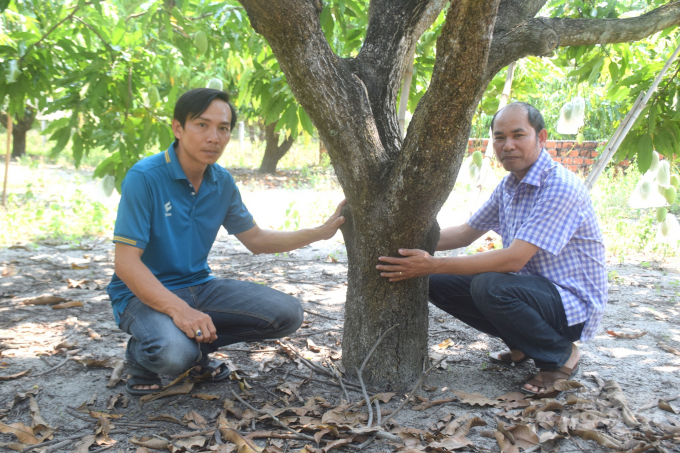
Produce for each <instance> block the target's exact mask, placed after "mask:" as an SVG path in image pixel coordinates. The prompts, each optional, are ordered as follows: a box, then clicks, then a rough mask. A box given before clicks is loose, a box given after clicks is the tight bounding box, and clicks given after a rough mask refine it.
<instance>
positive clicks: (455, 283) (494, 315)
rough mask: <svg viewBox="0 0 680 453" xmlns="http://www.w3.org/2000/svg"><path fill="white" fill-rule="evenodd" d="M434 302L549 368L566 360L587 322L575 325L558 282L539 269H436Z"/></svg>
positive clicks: (431, 298) (432, 292)
mask: <svg viewBox="0 0 680 453" xmlns="http://www.w3.org/2000/svg"><path fill="white" fill-rule="evenodd" d="M430 302H432V303H433V304H434V305H436V306H437V307H439V308H441V309H442V310H444V311H446V312H447V313H450V314H452V315H453V316H455V317H456V318H458V319H460V320H461V321H463V322H464V323H465V324H467V325H469V326H471V327H474V328H475V329H477V330H480V331H482V332H484V333H486V334H489V335H492V336H494V337H498V338H500V339H501V340H503V341H504V342H505V344H506V345H507V346H508V347H509V348H510V349H519V350H520V351H522V352H523V353H524V354H526V355H527V356H529V357H531V358H532V359H534V363H535V364H536V366H537V367H538V368H543V369H558V368H560V367H562V366H563V365H564V364H565V363H566V361H567V360H568V359H569V356H570V355H571V347H572V342H574V341H576V340H578V339H579V338H580V336H581V331H582V330H583V326H584V324H585V323H581V324H577V325H574V326H569V325H568V323H567V317H566V315H565V313H564V306H563V305H562V298H561V297H560V293H559V292H558V291H557V289H556V288H555V285H553V283H552V282H551V281H550V280H548V279H546V278H543V277H538V276H534V275H516V274H500V273H496V272H487V273H484V274H479V275H445V274H434V275H430Z"/></svg>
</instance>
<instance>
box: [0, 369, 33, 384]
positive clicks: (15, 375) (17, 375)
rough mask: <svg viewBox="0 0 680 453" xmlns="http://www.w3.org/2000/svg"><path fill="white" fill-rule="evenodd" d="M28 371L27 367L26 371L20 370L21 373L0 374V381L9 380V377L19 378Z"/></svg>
mask: <svg viewBox="0 0 680 453" xmlns="http://www.w3.org/2000/svg"><path fill="white" fill-rule="evenodd" d="M30 372H31V370H30V369H28V370H26V371H22V372H21V373H17V374H11V375H9V376H0V381H9V380H11V379H17V378H20V377H22V376H26V375H27V374H28V373H30Z"/></svg>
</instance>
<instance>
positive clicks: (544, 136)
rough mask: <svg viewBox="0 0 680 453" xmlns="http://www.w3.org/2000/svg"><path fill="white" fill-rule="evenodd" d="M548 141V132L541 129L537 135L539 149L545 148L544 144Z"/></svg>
mask: <svg viewBox="0 0 680 453" xmlns="http://www.w3.org/2000/svg"><path fill="white" fill-rule="evenodd" d="M547 141H548V131H546V130H545V129H543V130H542V131H541V132H539V133H538V145H539V146H540V147H541V149H543V148H545V143H546V142H547Z"/></svg>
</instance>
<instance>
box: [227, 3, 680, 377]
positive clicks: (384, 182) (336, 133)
mask: <svg viewBox="0 0 680 453" xmlns="http://www.w3.org/2000/svg"><path fill="white" fill-rule="evenodd" d="M240 2H241V4H242V5H243V6H244V8H245V10H246V12H247V13H248V17H249V18H250V21H251V24H252V26H253V28H254V29H255V30H256V31H257V32H258V33H260V34H262V35H263V36H264V37H265V38H266V39H267V41H268V42H269V44H270V45H271V47H272V50H273V52H274V54H275V56H276V58H277V60H278V61H279V63H280V65H281V69H282V71H283V72H284V74H285V75H286V79H287V81H288V84H289V86H290V88H291V90H292V91H293V93H294V94H295V97H296V99H297V100H298V102H300V104H301V105H302V107H303V108H304V109H305V111H306V112H307V113H308V114H309V116H310V118H311V120H312V122H313V123H314V126H315V127H316V128H317V130H318V131H319V136H320V139H321V140H323V142H324V143H325V144H326V146H327V148H328V154H329V156H330V158H331V162H332V164H333V167H334V169H335V171H336V174H337V176H338V180H339V182H340V184H341V185H342V188H343V190H344V192H345V197H346V198H347V200H348V205H347V207H346V208H345V212H344V215H345V216H346V222H345V224H344V225H343V226H342V233H343V235H344V238H345V244H346V247H347V254H348V260H349V265H348V290H347V302H346V307H345V329H344V337H343V344H342V346H343V364H344V365H345V368H346V369H347V370H348V372H350V373H355V372H356V369H357V368H358V367H359V366H360V365H361V362H362V361H363V360H364V358H365V357H366V355H367V353H368V351H369V350H370V348H371V347H372V346H373V345H374V343H375V341H376V340H377V339H378V337H379V336H380V335H381V333H382V332H385V331H386V330H387V329H389V328H390V327H392V326H393V325H395V324H399V327H398V328H397V329H395V330H394V331H392V332H391V333H390V334H389V335H388V337H386V338H385V340H384V341H383V342H382V343H381V344H380V345H379V346H378V348H377V350H376V352H375V354H374V355H373V356H372V357H373V358H372V359H371V360H370V361H369V362H368V364H367V367H366V368H365V369H364V379H366V380H368V381H369V382H371V383H373V384H375V385H380V386H381V387H382V388H385V387H388V388H389V387H391V388H394V389H402V388H404V387H406V386H408V385H409V384H410V383H411V382H413V380H415V379H416V378H417V377H418V376H419V375H420V373H421V370H422V367H423V362H424V361H425V360H427V313H428V310H427V278H426V277H423V278H415V279H411V280H407V281H402V282H397V283H390V282H389V281H387V280H386V279H384V278H382V277H380V275H379V272H378V271H377V270H376V269H375V266H376V265H377V264H378V257H380V256H397V255H398V249H399V248H418V249H423V250H426V251H428V252H430V253H432V252H433V251H434V249H435V246H436V244H437V241H438V237H439V226H438V225H437V223H436V220H435V219H436V215H437V213H438V212H439V209H440V208H441V206H442V205H443V204H444V201H445V200H446V198H447V197H448V195H449V193H450V192H451V189H452V188H453V185H454V183H455V176H456V174H457V173H458V169H459V167H460V165H461V163H462V160H463V157H464V156H465V154H466V151H467V140H468V136H469V132H470V127H471V122H472V117H473V114H474V111H475V108H476V106H477V104H478V103H479V101H480V99H481V97H482V94H483V92H484V90H485V88H486V86H487V85H488V83H489V81H490V80H491V79H492V78H493V76H494V75H495V74H496V73H497V72H498V71H499V70H500V69H502V68H503V67H504V66H507V64H509V63H510V62H512V61H515V60H517V59H519V58H521V57H522V56H525V55H542V54H544V53H546V52H549V51H551V50H552V49H554V48H555V47H556V46H558V45H563V43H564V42H577V41H576V37H573V36H572V35H571V33H570V30H572V28H570V26H569V24H570V23H573V24H574V27H576V28H579V29H581V30H582V31H581V33H584V31H583V27H581V25H580V22H560V23H558V22H557V21H555V20H553V19H533V17H534V16H535V15H536V14H537V12H538V11H539V10H540V8H541V7H542V6H543V5H544V4H545V1H542V0H459V1H456V2H451V4H450V6H449V9H448V12H447V16H446V21H445V24H444V26H443V28H442V32H441V35H440V37H439V39H438V41H437V55H436V62H435V66H434V71H433V75H432V80H431V81H430V86H429V89H428V92H427V93H426V94H425V95H424V96H423V97H422V99H421V101H420V103H419V104H418V107H417V108H416V111H415V112H414V114H413V118H412V120H411V123H410V125H409V129H408V132H407V134H406V137H405V138H404V139H403V140H402V138H401V136H400V133H399V126H398V121H397V115H396V98H397V93H398V90H399V84H400V82H401V80H402V78H403V75H404V71H405V69H406V67H407V64H408V61H407V59H408V58H409V57H410V55H411V53H412V51H413V46H415V43H416V42H417V40H418V38H419V36H420V35H421V34H422V33H423V32H424V31H425V29H427V28H428V27H429V25H430V24H432V22H433V21H434V20H435V18H436V17H437V15H438V14H439V12H440V11H441V10H442V8H443V7H444V4H445V3H447V2H445V1H443V0H372V1H371V4H370V8H369V21H368V29H367V32H366V39H365V41H364V44H363V47H362V49H361V51H360V52H359V54H358V55H357V57H356V58H350V59H341V58H339V57H338V56H337V55H335V54H334V53H333V51H332V50H331V48H330V47H329V45H328V43H327V42H326V39H325V37H324V35H323V33H322V31H321V27H320V24H319V14H320V11H319V5H320V2H318V1H316V0H276V1H274V0H240ZM679 3H680V2H673V4H672V5H677V4H679ZM659 10H662V8H659ZM499 11H501V12H503V14H500V13H499ZM669 11H670V12H669ZM649 14H650V17H652V18H656V19H658V20H657V24H656V25H653V24H652V25H650V24H649V23H648V22H649V21H647V22H645V25H644V26H640V25H639V23H638V22H635V21H634V20H633V21H632V22H630V23H633V22H634V23H636V24H637V25H638V26H637V29H636V31H635V32H634V33H632V32H631V33H632V34H628V35H626V34H621V33H619V34H617V35H616V36H614V34H612V31H611V24H609V23H607V24H605V23H604V22H602V21H597V20H595V21H587V22H588V23H593V25H594V27H593V29H594V30H599V32H597V31H596V32H593V31H592V30H590V29H589V30H588V34H589V35H588V37H587V38H582V39H581V41H578V42H588V41H593V40H598V39H601V40H605V41H607V40H611V39H623V38H624V37H626V38H630V37H631V36H633V35H636V36H637V35H640V34H644V33H650V32H653V30H654V28H655V27H656V28H658V27H660V26H669V25H668V24H669V23H670V22H673V21H680V12H678V11H677V9H676V7H675V6H670V7H668V6H667V7H664V9H663V11H661V12H657V13H654V12H652V13H649ZM655 14H656V15H655ZM671 16H672V18H671V19H668V18H669V17H671ZM662 19H663V20H662ZM626 20H628V19H626ZM645 20H647V19H645ZM652 22H653V21H652ZM627 23H629V22H627ZM565 24H566V25H565ZM659 24H661V25H659ZM532 27H533V28H534V30H532ZM657 31H658V30H657ZM598 33H599V34H598ZM523 39H524V40H526V42H524V41H522V40H523ZM632 39H639V37H638V38H634V37H633V38H632ZM607 42H611V41H607Z"/></svg>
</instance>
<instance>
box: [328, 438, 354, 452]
mask: <svg viewBox="0 0 680 453" xmlns="http://www.w3.org/2000/svg"><path fill="white" fill-rule="evenodd" d="M352 440H354V437H345V438H344V439H338V440H334V441H333V442H329V443H328V445H326V446H325V447H323V453H328V452H329V451H331V450H332V449H334V448H340V447H341V446H343V445H347V444H349V443H351V442H352Z"/></svg>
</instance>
